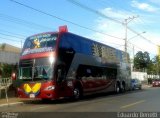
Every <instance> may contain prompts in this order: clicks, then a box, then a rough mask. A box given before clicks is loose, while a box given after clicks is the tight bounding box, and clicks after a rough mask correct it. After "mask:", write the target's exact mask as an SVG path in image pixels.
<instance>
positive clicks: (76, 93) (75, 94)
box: [74, 88, 80, 98]
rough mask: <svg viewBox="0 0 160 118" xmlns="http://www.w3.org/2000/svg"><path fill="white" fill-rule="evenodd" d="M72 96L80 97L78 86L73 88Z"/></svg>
mask: <svg viewBox="0 0 160 118" xmlns="http://www.w3.org/2000/svg"><path fill="white" fill-rule="evenodd" d="M74 97H75V98H79V97H80V91H79V89H78V88H75V89H74Z"/></svg>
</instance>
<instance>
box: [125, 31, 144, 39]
mask: <svg viewBox="0 0 160 118" xmlns="http://www.w3.org/2000/svg"><path fill="white" fill-rule="evenodd" d="M144 33H146V32H145V31H144V32H142V33H139V34H137V35H135V36H133V37H131V38H129V39H128V40H131V39H133V38H135V37H137V36H139V35H141V34H144Z"/></svg>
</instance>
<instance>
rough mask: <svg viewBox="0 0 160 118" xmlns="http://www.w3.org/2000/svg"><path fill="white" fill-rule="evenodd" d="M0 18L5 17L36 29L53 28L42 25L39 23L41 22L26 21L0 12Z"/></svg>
mask: <svg viewBox="0 0 160 118" xmlns="http://www.w3.org/2000/svg"><path fill="white" fill-rule="evenodd" d="M0 18H1V20H3V19H4V20H8V21H10V22H15V23H18V24H22V25H26V26H29V27H34V28H36V29H38V28H43V29H44V28H45V29H52V28H49V27H46V26H42V25H39V24H36V23H33V22H29V21H25V20H22V19H19V18H15V17H12V16H9V15H5V14H1V13H0Z"/></svg>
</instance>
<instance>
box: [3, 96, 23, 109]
mask: <svg viewBox="0 0 160 118" xmlns="http://www.w3.org/2000/svg"><path fill="white" fill-rule="evenodd" d="M24 101H26V100H24V99H20V98H16V97H12V98H8V102H7V99H6V98H3V99H0V107H5V106H12V105H19V104H23V102H24Z"/></svg>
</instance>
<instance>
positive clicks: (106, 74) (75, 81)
mask: <svg viewBox="0 0 160 118" xmlns="http://www.w3.org/2000/svg"><path fill="white" fill-rule="evenodd" d="M130 75H131V71H130V63H129V55H128V54H127V53H125V52H123V51H120V50H118V49H115V48H113V47H110V46H108V45H105V44H102V43H100V42H96V41H94V40H91V39H88V38H85V37H82V36H78V35H76V34H73V33H70V32H68V30H67V26H60V27H59V31H58V32H46V33H40V34H36V35H33V36H30V37H28V38H27V39H26V40H25V43H24V46H23V49H22V52H21V55H20V60H19V65H18V75H17V79H16V83H17V93H18V96H19V97H20V98H35V99H36V98H41V99H43V100H46V99H59V98H64V97H72V98H75V99H79V98H81V97H82V96H84V95H89V94H93V93H99V92H108V91H115V92H116V93H119V92H124V91H125V90H127V89H129V88H130V78H131V77H130Z"/></svg>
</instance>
